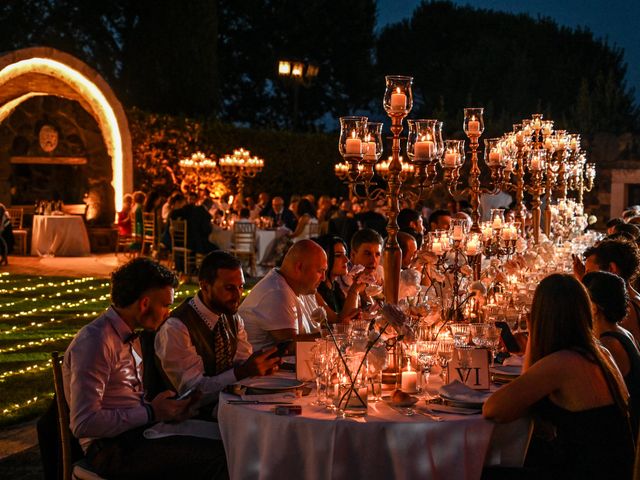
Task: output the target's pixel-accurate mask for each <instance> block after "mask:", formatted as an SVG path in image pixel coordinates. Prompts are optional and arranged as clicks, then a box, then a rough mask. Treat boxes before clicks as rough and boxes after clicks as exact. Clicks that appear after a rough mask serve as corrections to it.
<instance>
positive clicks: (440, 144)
mask: <svg viewBox="0 0 640 480" xmlns="http://www.w3.org/2000/svg"><path fill="white" fill-rule="evenodd" d="M443 126H444V122H441V121H440V120H436V126H435V132H436V158H442V155H443V154H444V139H443V137H442V127H443Z"/></svg>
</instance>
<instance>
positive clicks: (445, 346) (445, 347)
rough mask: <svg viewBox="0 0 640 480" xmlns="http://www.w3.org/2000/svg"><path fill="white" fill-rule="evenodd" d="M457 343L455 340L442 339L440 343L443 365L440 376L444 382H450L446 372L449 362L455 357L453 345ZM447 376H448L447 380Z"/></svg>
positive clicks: (439, 351)
mask: <svg viewBox="0 0 640 480" xmlns="http://www.w3.org/2000/svg"><path fill="white" fill-rule="evenodd" d="M454 346H455V343H454V341H453V340H441V341H440V342H439V343H438V358H439V359H440V366H441V367H442V372H441V373H440V377H441V378H442V382H443V383H448V381H449V378H448V375H447V373H446V371H447V366H448V365H449V362H450V361H451V359H452V358H453V347H454ZM445 377H447V379H446V381H445Z"/></svg>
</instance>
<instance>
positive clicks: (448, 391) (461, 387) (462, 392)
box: [440, 380, 491, 403]
mask: <svg viewBox="0 0 640 480" xmlns="http://www.w3.org/2000/svg"><path fill="white" fill-rule="evenodd" d="M440 395H442V396H443V397H445V398H447V399H449V400H455V401H458V402H467V403H483V402H484V401H485V400H486V399H487V398H488V397H489V395H491V393H489V392H479V391H477V390H473V389H472V388H469V387H467V386H466V385H465V384H464V383H462V382H460V381H459V380H454V381H453V382H451V383H450V384H448V385H443V386H442V387H440Z"/></svg>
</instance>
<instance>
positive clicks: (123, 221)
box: [116, 193, 133, 237]
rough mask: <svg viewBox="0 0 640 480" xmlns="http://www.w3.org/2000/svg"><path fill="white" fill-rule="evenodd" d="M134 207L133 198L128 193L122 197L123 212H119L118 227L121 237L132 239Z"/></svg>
mask: <svg viewBox="0 0 640 480" xmlns="http://www.w3.org/2000/svg"><path fill="white" fill-rule="evenodd" d="M132 205H133V196H132V195H131V194H130V193H127V194H125V195H124V197H122V210H120V211H119V212H118V219H117V220H116V226H117V227H118V235H120V236H121V237H130V236H131V233H132V230H133V229H132V227H131V206H132Z"/></svg>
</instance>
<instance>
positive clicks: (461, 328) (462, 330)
mask: <svg viewBox="0 0 640 480" xmlns="http://www.w3.org/2000/svg"><path fill="white" fill-rule="evenodd" d="M449 328H450V329H451V333H452V334H453V341H454V343H455V345H456V347H461V346H463V345H466V344H467V343H468V342H469V324H468V323H452V324H451V325H449Z"/></svg>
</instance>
